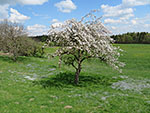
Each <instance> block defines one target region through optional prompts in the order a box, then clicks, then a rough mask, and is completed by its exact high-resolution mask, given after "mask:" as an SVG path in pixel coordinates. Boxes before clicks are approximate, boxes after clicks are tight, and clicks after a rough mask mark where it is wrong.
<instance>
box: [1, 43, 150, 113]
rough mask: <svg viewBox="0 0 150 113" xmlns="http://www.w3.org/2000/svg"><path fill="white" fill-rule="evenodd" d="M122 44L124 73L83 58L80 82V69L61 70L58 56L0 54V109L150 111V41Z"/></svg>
mask: <svg viewBox="0 0 150 113" xmlns="http://www.w3.org/2000/svg"><path fill="white" fill-rule="evenodd" d="M119 46H120V47H121V48H122V49H123V50H124V53H123V54H124V55H123V56H121V58H120V60H121V61H123V62H125V63H126V66H125V67H124V68H123V73H121V74H120V73H118V72H117V71H115V70H113V69H112V68H111V67H109V66H107V65H105V64H103V63H101V62H100V61H98V60H96V59H92V60H89V61H86V62H84V64H83V69H82V72H81V75H80V82H79V85H78V86H76V85H74V84H73V79H74V72H75V70H74V69H73V68H72V67H68V66H65V65H62V68H61V69H59V68H58V64H57V61H58V59H57V58H55V59H47V58H34V57H19V58H18V60H17V62H13V61H12V60H11V59H10V58H9V57H7V56H0V113H149V112H150V45H142V44H121V45H119ZM55 50H56V48H51V49H47V50H46V51H50V52H54V51H55ZM30 78H31V79H34V78H36V79H35V80H29V79H30ZM124 86H126V87H124ZM65 106H72V108H68V109H67V108H65Z"/></svg>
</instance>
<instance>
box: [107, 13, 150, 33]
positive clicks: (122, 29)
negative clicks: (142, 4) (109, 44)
mask: <svg viewBox="0 0 150 113" xmlns="http://www.w3.org/2000/svg"><path fill="white" fill-rule="evenodd" d="M113 25H114V24H113ZM113 27H115V29H114V28H113ZM113 27H112V25H111V26H110V25H107V28H108V29H110V30H111V31H112V33H114V34H118V33H126V32H149V31H150V15H146V16H145V17H142V18H133V19H132V20H130V21H128V23H127V24H126V23H125V22H124V23H123V22H122V23H120V24H116V25H115V26H113Z"/></svg>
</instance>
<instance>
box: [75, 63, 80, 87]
mask: <svg viewBox="0 0 150 113" xmlns="http://www.w3.org/2000/svg"><path fill="white" fill-rule="evenodd" d="M80 72H81V64H80V63H79V64H78V68H77V69H76V74H75V81H74V82H75V84H76V85H77V84H78V83H79V75H80Z"/></svg>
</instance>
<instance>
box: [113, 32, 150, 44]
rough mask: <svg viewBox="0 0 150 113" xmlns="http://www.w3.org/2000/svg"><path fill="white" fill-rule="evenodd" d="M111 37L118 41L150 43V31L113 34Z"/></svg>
mask: <svg viewBox="0 0 150 113" xmlns="http://www.w3.org/2000/svg"><path fill="white" fill-rule="evenodd" d="M111 38H113V39H114V40H116V43H127V44H129V43H140V44H150V33H148V32H141V33H140V32H137V33H135V32H133V33H125V34H121V35H113V36H111Z"/></svg>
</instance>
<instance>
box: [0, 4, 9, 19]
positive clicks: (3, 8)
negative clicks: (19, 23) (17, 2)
mask: <svg viewBox="0 0 150 113" xmlns="http://www.w3.org/2000/svg"><path fill="white" fill-rule="evenodd" d="M8 7H9V5H7V4H6V5H0V19H5V18H8Z"/></svg>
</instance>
